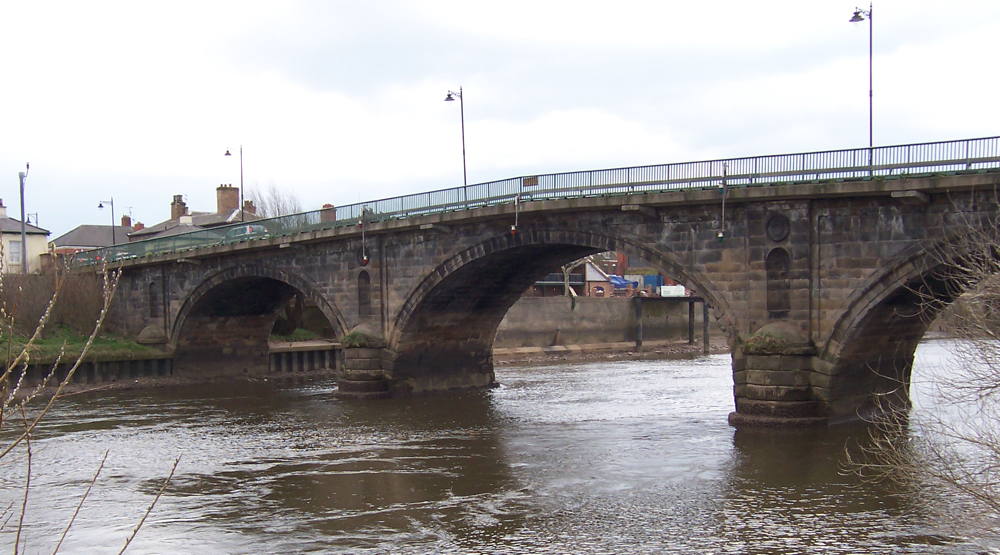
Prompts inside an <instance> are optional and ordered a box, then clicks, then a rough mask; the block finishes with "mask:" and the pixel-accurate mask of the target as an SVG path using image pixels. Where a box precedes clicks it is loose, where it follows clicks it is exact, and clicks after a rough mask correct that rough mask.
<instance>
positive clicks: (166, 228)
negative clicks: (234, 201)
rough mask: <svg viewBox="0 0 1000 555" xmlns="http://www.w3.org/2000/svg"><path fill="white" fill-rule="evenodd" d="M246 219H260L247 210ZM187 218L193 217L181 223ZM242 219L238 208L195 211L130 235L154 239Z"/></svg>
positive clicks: (133, 237) (135, 237)
mask: <svg viewBox="0 0 1000 555" xmlns="http://www.w3.org/2000/svg"><path fill="white" fill-rule="evenodd" d="M244 215H245V217H246V221H248V222H250V221H254V220H259V219H261V218H259V217H258V216H256V215H254V214H251V213H250V212H246V213H245V214H244ZM187 218H190V219H191V223H190V224H189V223H181V222H182V221H185V220H186V219H187ZM239 221H240V209H239V208H237V209H235V210H233V211H231V212H222V213H218V212H193V213H191V214H189V215H187V216H181V218H179V219H173V220H166V221H163V222H160V223H158V224H156V225H151V226H149V227H146V228H143V229H140V230H139V231H133V232H132V233H129V237H130V238H131V239H132V240H133V241H138V240H141V239H152V238H154V237H169V236H171V235H178V234H181V233H187V232H188V231H198V230H200V229H205V228H209V227H218V226H222V225H229V224H234V223H237V222H239Z"/></svg>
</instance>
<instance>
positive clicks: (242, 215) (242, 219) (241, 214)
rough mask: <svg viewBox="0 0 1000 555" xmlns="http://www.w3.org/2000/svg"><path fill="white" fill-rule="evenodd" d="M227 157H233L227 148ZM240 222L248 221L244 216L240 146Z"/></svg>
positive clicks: (241, 152)
mask: <svg viewBox="0 0 1000 555" xmlns="http://www.w3.org/2000/svg"><path fill="white" fill-rule="evenodd" d="M225 155H226V156H232V155H233V153H232V152H229V149H228V148H227V149H226V154H225ZM240 221H241V222H245V221H246V216H245V215H244V214H243V145H240Z"/></svg>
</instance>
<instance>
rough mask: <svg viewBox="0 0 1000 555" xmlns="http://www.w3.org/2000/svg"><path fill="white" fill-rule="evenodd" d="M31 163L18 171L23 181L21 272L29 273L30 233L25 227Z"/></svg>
mask: <svg viewBox="0 0 1000 555" xmlns="http://www.w3.org/2000/svg"><path fill="white" fill-rule="evenodd" d="M29 169H31V165H30V164H24V171H23V172H17V178H18V180H19V181H20V182H21V273H23V274H27V273H28V241H27V238H28V234H27V232H26V231H25V229H24V182H25V181H27V180H28V170H29Z"/></svg>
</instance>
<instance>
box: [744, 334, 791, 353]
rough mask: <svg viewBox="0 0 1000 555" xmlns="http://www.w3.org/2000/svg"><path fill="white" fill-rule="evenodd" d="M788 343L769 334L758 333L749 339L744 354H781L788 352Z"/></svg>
mask: <svg viewBox="0 0 1000 555" xmlns="http://www.w3.org/2000/svg"><path fill="white" fill-rule="evenodd" d="M787 347H788V342H787V341H786V340H785V339H783V338H781V337H777V336H774V335H771V334H769V333H756V334H754V335H753V336H752V337H750V339H747V342H746V344H745V345H744V348H743V350H744V352H745V353H746V354H748V355H766V354H774V353H781V352H783V351H785V350H787Z"/></svg>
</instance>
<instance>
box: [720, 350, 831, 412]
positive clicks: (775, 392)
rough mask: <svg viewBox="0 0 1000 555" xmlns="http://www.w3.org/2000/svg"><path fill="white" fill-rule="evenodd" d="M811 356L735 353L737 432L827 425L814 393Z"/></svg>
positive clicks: (734, 379)
mask: <svg viewBox="0 0 1000 555" xmlns="http://www.w3.org/2000/svg"><path fill="white" fill-rule="evenodd" d="M814 360H815V357H814V356H813V355H812V354H811V353H808V352H806V353H803V352H792V353H771V354H749V355H744V354H742V353H735V352H734V353H733V382H734V386H733V393H734V397H735V400H736V410H735V411H734V412H732V413H730V414H729V424H730V425H731V426H733V427H735V428H749V427H786V428H787V427H802V426H815V425H826V424H827V418H826V417H825V416H824V415H823V414H822V413H823V410H822V403H821V401H820V400H819V399H816V398H815V395H814V393H813V389H812V385H811V381H812V374H813V372H812V366H813V361H814Z"/></svg>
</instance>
